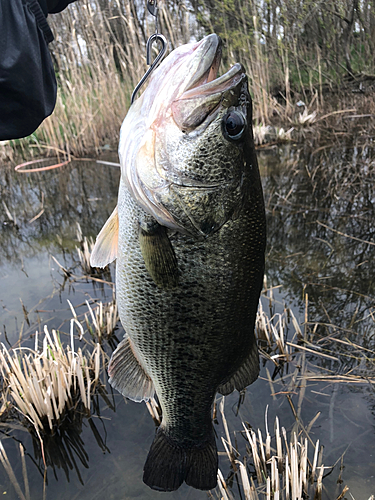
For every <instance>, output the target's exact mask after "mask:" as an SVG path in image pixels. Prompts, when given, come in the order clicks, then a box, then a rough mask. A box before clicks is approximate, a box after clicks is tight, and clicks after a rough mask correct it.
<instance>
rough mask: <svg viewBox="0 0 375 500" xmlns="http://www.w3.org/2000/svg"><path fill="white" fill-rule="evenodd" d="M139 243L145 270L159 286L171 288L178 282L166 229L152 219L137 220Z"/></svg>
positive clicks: (176, 269) (175, 263)
mask: <svg viewBox="0 0 375 500" xmlns="http://www.w3.org/2000/svg"><path fill="white" fill-rule="evenodd" d="M139 244H140V247H141V252H142V256H143V259H144V261H145V265H146V268H147V271H148V272H149V273H150V276H151V278H152V279H153V280H154V282H155V283H156V284H157V285H158V286H159V287H160V288H173V287H175V286H177V284H178V265H177V259H176V255H175V253H174V250H173V247H172V244H171V242H170V240H169V237H168V233H167V229H166V228H165V227H164V226H161V225H160V224H158V223H157V222H156V221H155V220H154V219H152V220H151V221H150V220H149V219H145V220H141V221H140V222H139Z"/></svg>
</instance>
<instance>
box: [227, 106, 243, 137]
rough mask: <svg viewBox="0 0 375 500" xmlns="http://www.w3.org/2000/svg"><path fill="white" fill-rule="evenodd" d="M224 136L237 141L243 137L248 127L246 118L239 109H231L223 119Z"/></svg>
mask: <svg viewBox="0 0 375 500" xmlns="http://www.w3.org/2000/svg"><path fill="white" fill-rule="evenodd" d="M222 125H223V132H224V136H225V137H226V138H227V139H232V140H234V141H237V140H238V139H241V137H242V136H243V133H244V131H245V129H246V120H245V117H244V115H243V114H242V113H240V112H239V111H229V113H227V114H226V115H225V116H224V118H223V121H222Z"/></svg>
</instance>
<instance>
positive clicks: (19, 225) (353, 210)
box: [0, 146, 375, 500]
mask: <svg viewBox="0 0 375 500" xmlns="http://www.w3.org/2000/svg"><path fill="white" fill-rule="evenodd" d="M374 157H375V154H374V151H373V150H371V148H370V147H361V148H355V147H352V146H346V147H341V148H340V149H338V148H336V149H333V150H331V149H328V148H327V149H322V150H320V151H315V152H314V150H313V149H312V148H308V147H306V148H305V149H294V148H291V147H289V146H283V147H282V148H275V149H272V150H270V151H267V152H264V151H262V152H260V153H259V159H260V167H261V169H262V174H263V183H264V188H265V198H266V206H267V216H268V259H267V278H268V284H269V285H270V284H272V285H282V287H281V289H278V290H276V291H275V292H274V298H275V300H278V301H279V302H280V303H281V304H282V303H284V302H285V303H286V304H287V305H288V306H289V307H291V308H293V310H294V312H295V314H296V315H297V316H298V315H299V317H300V320H301V323H302V322H303V321H304V316H305V305H306V294H307V297H308V317H307V319H308V324H307V333H308V335H312V333H314V335H315V336H316V337H317V338H320V342H319V343H318V345H319V346H320V347H321V349H322V350H323V352H325V353H326V354H327V355H331V356H332V357H334V358H337V359H336V360H333V359H329V358H324V357H320V356H316V355H314V354H311V353H310V354H307V355H306V356H305V358H304V361H303V359H302V357H299V358H297V357H296V358H295V359H294V360H293V361H292V362H290V363H285V364H284V367H283V369H282V370H280V369H279V368H277V367H276V368H275V365H274V364H272V362H270V361H267V362H266V363H264V367H263V369H262V373H261V379H260V380H259V381H258V382H256V383H255V384H253V385H252V386H250V388H249V389H248V390H247V394H246V398H245V401H244V404H243V405H242V406H241V407H240V409H239V412H238V413H239V415H238V417H236V415H235V411H237V409H236V405H237V401H238V395H233V396H231V397H230V398H228V400H227V408H228V415H227V418H228V422H229V425H230V427H231V428H232V429H239V428H240V427H241V425H240V423H239V422H240V420H239V419H240V418H242V419H243V420H244V421H248V422H250V423H251V425H252V426H253V427H257V426H260V427H261V426H264V411H265V407H266V405H267V404H268V405H269V422H273V421H274V417H275V415H278V416H279V418H280V419H281V422H282V425H284V426H285V427H286V428H288V429H291V428H292V426H293V425H294V423H295V418H294V416H293V413H292V411H291V405H290V402H289V400H288V398H287V397H286V395H285V394H284V393H283V392H288V396H289V397H290V400H291V401H292V403H293V405H294V406H295V408H298V402H299V397H300V396H299V395H300V391H301V384H302V382H301V379H300V378H298V377H299V376H300V374H301V370H302V368H301V366H306V369H307V370H311V372H312V371H313V370H315V372H316V369H319V370H320V373H321V374H330V375H333V374H345V373H347V372H348V370H353V373H355V374H358V376H362V378H365V377H367V378H368V377H370V376H374V364H373V359H372V358H371V355H370V353H367V354H366V355H365V356H364V353H366V352H367V351H365V350H364V349H374V335H373V331H374V317H375V312H374V310H375V302H374V274H375V269H374V265H375V264H374V262H375V259H374V250H375V249H374V245H372V244H369V243H368V242H370V243H373V241H374V232H375V229H374V226H373V220H374V208H373V207H374V202H375V194H374V185H375V162H374V160H373V158H374ZM113 160H115V159H113ZM118 179H119V171H118V170H117V169H115V168H112V167H108V166H100V165H97V164H94V163H92V164H90V163H88V162H78V163H75V164H71V165H69V166H67V167H64V168H63V169H60V170H56V171H49V172H45V173H35V174H16V173H14V172H13V171H12V170H10V169H5V168H1V169H0V200H1V202H0V220H1V222H2V225H1V229H0V304H1V307H0V325H1V326H0V331H1V332H3V333H4V330H6V331H7V336H8V338H9V341H10V343H12V344H13V343H14V342H16V341H17V340H18V336H19V331H20V330H21V329H23V338H24V339H25V337H26V336H27V334H31V333H34V331H35V325H38V324H40V325H43V324H44V323H45V322H47V324H49V325H51V326H53V327H56V328H57V327H61V325H63V326H64V321H66V320H67V319H70V317H71V311H70V309H69V306H68V305H67V302H66V299H67V298H69V300H70V301H71V302H72V303H73V305H74V307H75V308H76V310H77V314H78V315H79V317H80V318H81V319H83V314H84V312H85V311H86V310H87V309H86V305H85V300H86V299H88V300H90V301H91V300H96V299H97V298H103V300H104V299H108V300H111V298H112V288H111V287H110V286H107V285H105V284H101V283H100V282H96V283H93V282H90V281H86V280H81V281H74V280H73V279H70V278H67V277H66V276H64V273H63V272H62V271H61V269H60V268H59V267H58V266H57V265H56V263H55V262H54V261H53V260H51V255H53V256H54V257H56V259H57V260H58V262H59V263H60V264H62V265H63V266H64V267H65V268H66V269H68V270H70V271H71V272H72V273H74V272H77V274H78V268H79V264H78V259H77V252H76V250H75V247H76V246H77V245H78V241H77V234H76V233H77V226H76V223H77V221H78V222H79V223H80V225H81V228H82V233H83V234H84V235H86V236H93V237H95V236H96V234H97V232H98V231H99V230H100V228H101V227H102V224H103V223H104V222H105V221H106V219H107V217H108V216H109V215H110V213H111V212H112V209H113V207H114V205H115V203H116V199H117V186H118ZM3 201H4V203H5V207H6V208H5V207H4V204H3V203H2V202H3ZM42 209H44V212H43V214H42V215H41V216H40V217H39V218H37V219H36V220H34V222H31V223H29V221H30V220H32V219H33V218H34V217H35V216H36V215H37V214H39V213H40V212H41V210H42ZM8 212H9V213H10V217H9V214H8ZM12 219H13V221H12ZM345 235H347V236H345ZM106 278H107V279H108V278H109V276H107V277H106ZM61 285H63V286H61ZM20 297H21V298H22V301H23V303H24V305H25V308H26V309H27V312H28V319H29V322H30V325H31V326H30V327H29V326H28V325H27V322H26V319H25V316H24V312H23V309H22V305H21V303H20V301H19V298H20ZM46 297H47V298H46ZM42 299H45V300H43V302H40V301H41V300H42ZM39 302H40V303H39ZM264 307H268V303H267V302H265V303H264ZM273 307H274V308H273V312H274V311H280V310H281V309H282V306H278V305H277V304H276V305H275V302H274V306H273ZM278 308H279V309H278ZM280 308H281V309H280ZM316 324H318V326H315V325H316ZM3 325H5V328H4V327H3ZM22 325H23V326H22ZM66 331H68V330H66ZM121 333H122V332H118V334H117V337H118V339H120V338H121V336H122V334H121ZM0 340H2V341H4V338H3V335H2V336H1V337H0ZM290 340H291V339H290ZM342 341H345V342H347V344H342ZM350 343H352V345H350ZM353 344H355V345H353ZM356 346H359V347H356ZM107 350H108V353H110V352H111V348H110V347H109V346H107ZM301 356H302V355H301ZM366 356H367V358H366ZM303 363H304V365H303ZM266 370H268V372H269V374H270V378H271V382H272V383H273V384H274V386H273V390H271V386H270V382H269V379H268V374H267V371H266ZM315 372H314V373H315ZM293 377H295V382H294V385H292V384H291V381H292V379H293ZM304 391H305V397H304V399H303V404H302V406H301V412H300V418H301V420H302V421H303V422H306V423H308V422H310V421H311V420H312V419H313V418H314V416H315V415H316V414H317V412H318V411H320V412H321V416H320V417H319V418H318V420H317V421H316V423H314V425H313V426H312V430H311V432H312V433H313V435H314V439H316V438H319V439H321V442H322V443H323V444H325V451H324V455H325V458H324V460H325V463H326V464H333V463H334V462H335V461H336V460H337V459H338V458H339V456H340V454H341V453H343V452H344V451H345V449H346V448H347V447H348V446H350V448H349V451H348V452H347V453H346V455H345V457H344V464H345V469H344V470H343V472H342V475H343V480H344V481H345V483H346V484H349V486H350V487H351V490H350V491H351V492H352V494H353V496H354V498H356V499H357V500H358V499H360V498H368V497H369V496H370V494H371V493H373V491H374V488H375V480H374V478H373V477H372V476H373V467H374V460H373V457H374V456H375V444H374V413H375V410H374V408H375V398H374V391H373V385H372V384H371V383H368V385H364V384H363V383H362V384H353V383H350V384H345V385H344V384H343V383H335V382H334V381H332V379H330V380H329V381H324V380H320V381H319V380H313V381H308V382H307V386H306V388H305V389H304ZM114 399H115V401H116V411H115V412H114V411H113V406H114V405H113V402H112V400H111V399H109V403H110V404H109V403H108V402H104V403H103V401H102V403H100V405H99V403H98V404H97V407H95V408H94V412H93V413H94V415H95V414H96V415H97V416H93V417H92V419H91V420H87V419H82V418H81V416H80V414H79V412H78V413H77V415H75V416H74V417H71V418H72V420H71V421H69V420H67V421H66V428H64V430H61V431H60V435H59V438H58V439H55V440H54V441H53V442H52V441H51V446H47V449H46V452H45V453H46V456H48V460H49V463H50V464H51V473H50V474H49V475H48V487H47V498H53V499H54V500H58V499H66V498H67V497H68V496H69V497H71V498H77V499H78V498H79V499H80V500H82V499H85V498H90V500H92V499H95V498H102V497H103V495H108V497H111V496H112V498H115V499H117V498H125V497H129V498H137V497H138V498H155V497H156V496H158V495H157V494H155V492H151V491H150V490H148V488H147V487H145V486H144V485H143V483H142V469H143V464H144V461H145V459H146V455H147V451H148V449H149V446H150V444H151V442H152V440H153V437H154V424H153V422H152V420H151V418H150V416H149V414H148V412H147V409H146V408H145V406H144V405H136V404H133V403H125V401H124V400H123V399H122V397H121V396H119V395H115V396H114ZM98 405H99V406H101V409H100V411H99V407H98ZM111 405H112V408H111ZM231 407H234V409H235V411H232V410H231ZM99 415H100V417H101V420H99V418H98V416H99ZM73 421H74V425H73ZM219 421H220V419H219ZM215 428H216V430H217V434H218V437H219V438H220V437H221V436H223V435H224V431H223V427H222V424H221V423H220V425H216V426H215ZM8 433H10V434H11V435H13V436H14V437H17V439H20V440H22V442H23V443H24V445H25V446H26V453H29V455H28V456H26V462H27V467H28V473H29V480H30V487H31V491H32V498H42V493H41V492H42V484H43V478H42V475H41V474H39V472H38V469H37V468H36V467H35V465H34V464H33V462H32V460H31V457H32V458H33V460H35V463H36V464H37V465H38V467H40V466H41V464H42V461H41V450H40V448H38V446H39V445H38V441H34V444H33V441H32V440H31V437H30V436H28V438H27V439H25V433H24V432H19V431H16V430H14V429H13V430H9V429H8ZM10 441H11V440H10V439H7V440H5V442H4V446H5V447H6V449H7V452H8V454H9V458H10V460H11V463H12V465H13V466H14V467H16V472H17V477H18V478H19V480H20V481H21V479H22V470H21V467H20V466H19V465H18V462H17V460H18V455H17V453H16V451H15V449H14V447H13V448H12V447H11V446H10ZM56 443H59V444H58V445H57V444H56ZM56 446H57V448H56ZM219 446H220V445H219ZM12 450H13V451H12ZM108 450H110V452H109V451H108ZM244 452H245V450H244ZM220 467H221V469H222V470H223V474H224V475H225V476H226V477H227V476H229V474H230V465H229V463H228V461H227V459H226V458H225V457H224V456H222V457H221V462H220ZM61 472H62V473H61ZM337 475H338V472H337V474H336V475H332V480H331V482H329V481H330V479H328V483H327V484H328V486H327V487H328V488H329V491H328V493H327V498H329V499H331V498H336V496H335V494H336V484H335V483H336V480H337ZM67 480H68V481H70V482H69V483H68V482H67ZM0 484H1V485H2V486H3V491H5V490H6V491H7V498H16V495H15V493H14V491H13V490H12V486H11V485H10V483H9V480H8V478H7V476H6V475H5V473H4V471H1V472H0ZM234 490H235V488H234ZM366 495H367V496H366ZM169 497H170V498H171V499H172V498H173V499H176V498H184V499H187V498H193V499H203V498H207V495H206V493H203V492H197V491H193V490H191V489H189V488H187V487H185V486H184V487H183V488H182V489H181V490H179V491H178V492H175V493H172V494H170V495H169Z"/></svg>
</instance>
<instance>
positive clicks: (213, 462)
mask: <svg viewBox="0 0 375 500" xmlns="http://www.w3.org/2000/svg"><path fill="white" fill-rule="evenodd" d="M217 468H218V458H217V449H216V443H215V438H214V435H213V433H212V437H211V440H210V441H206V442H204V443H203V444H202V445H201V446H194V447H192V448H183V447H181V446H178V445H177V444H175V443H174V442H173V441H172V440H171V439H170V438H168V437H167V436H166V434H165V432H164V429H163V428H161V427H159V430H158V432H157V434H156V436H155V439H154V442H153V443H152V445H151V448H150V451H149V453H148V456H147V460H146V463H145V466H144V470H143V481H144V482H145V483H146V484H147V486H150V488H152V489H154V490H159V491H174V490H177V489H178V488H179V487H180V486H181V484H182V483H183V481H185V482H186V483H187V484H188V485H189V486H192V487H193V488H197V489H199V490H211V489H212V488H215V487H216V484H217Z"/></svg>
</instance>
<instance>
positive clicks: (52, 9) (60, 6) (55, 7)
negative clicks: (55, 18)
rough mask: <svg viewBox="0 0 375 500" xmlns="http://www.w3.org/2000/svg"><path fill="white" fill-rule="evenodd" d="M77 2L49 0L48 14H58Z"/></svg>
mask: <svg viewBox="0 0 375 500" xmlns="http://www.w3.org/2000/svg"><path fill="white" fill-rule="evenodd" d="M75 1H76V0H47V6H48V12H49V13H50V14H56V13H57V12H61V11H62V10H64V9H65V8H66V7H67V6H68V5H69V4H70V3H72V2H75Z"/></svg>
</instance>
